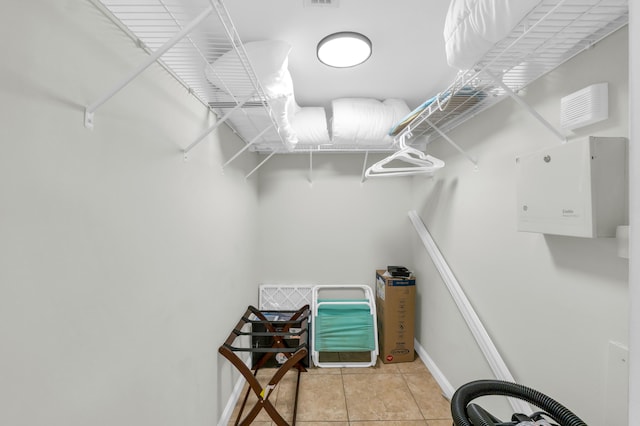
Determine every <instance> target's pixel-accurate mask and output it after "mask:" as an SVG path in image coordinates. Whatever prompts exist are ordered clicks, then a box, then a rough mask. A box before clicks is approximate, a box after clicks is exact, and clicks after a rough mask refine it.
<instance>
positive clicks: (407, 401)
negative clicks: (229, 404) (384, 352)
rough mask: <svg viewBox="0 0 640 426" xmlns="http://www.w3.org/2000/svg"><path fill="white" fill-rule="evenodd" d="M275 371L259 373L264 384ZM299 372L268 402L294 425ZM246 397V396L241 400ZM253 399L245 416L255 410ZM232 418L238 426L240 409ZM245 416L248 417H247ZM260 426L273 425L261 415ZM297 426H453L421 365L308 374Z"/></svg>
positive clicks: (445, 403) (437, 390)
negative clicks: (294, 402) (295, 396)
mask: <svg viewBox="0 0 640 426" xmlns="http://www.w3.org/2000/svg"><path fill="white" fill-rule="evenodd" d="M274 371H275V370H274V369H267V368H265V369H262V370H260V371H259V372H258V380H259V381H260V383H261V384H264V383H266V382H268V381H269V379H270V378H271V376H272V375H273V373H274ZM296 376H297V372H296V371H289V372H288V373H287V374H286V375H285V377H284V378H283V379H282V381H281V382H280V383H279V385H278V386H277V387H276V389H275V390H274V391H273V393H272V394H271V396H270V397H269V401H271V403H272V404H274V406H275V407H276V409H277V410H278V412H279V413H280V414H281V415H282V416H283V417H284V418H285V420H286V421H287V422H289V423H291V421H292V418H293V401H294V395H295V386H296ZM243 397H244V393H243V394H242V397H241V399H242V398H243ZM256 400H257V398H256V396H255V395H253V392H251V393H250V396H249V400H248V402H247V405H246V407H245V411H244V414H246V413H247V412H248V410H250V409H251V407H253V405H254V403H255V401H256ZM241 402H242V401H240V402H239V404H238V406H237V407H236V410H235V412H234V413H233V415H232V417H231V422H230V425H233V424H234V423H235V420H236V417H237V414H238V410H239V405H240V403H241ZM244 414H243V415H244ZM253 424H254V425H256V426H268V425H271V424H273V423H272V421H271V418H270V417H269V415H268V414H267V413H266V412H265V411H264V410H262V411H261V412H260V414H258V417H257V418H256V419H255V420H254V422H253ZM296 424H299V425H302V426H321V425H326V426H348V425H356V426H384V425H389V426H418V425H421V426H451V424H452V420H451V412H450V409H449V401H448V400H447V399H445V398H444V396H442V393H441V391H440V387H439V386H438V384H437V383H436V381H435V380H434V379H433V377H432V376H431V374H430V373H429V371H428V370H427V368H426V367H425V366H424V364H423V363H422V361H421V360H420V359H419V358H417V357H416V359H415V361H414V362H408V363H398V364H382V363H381V362H380V360H378V363H377V365H376V366H375V367H368V368H309V369H308V371H307V372H305V373H302V374H301V376H300V387H299V394H298V411H297V418H296Z"/></svg>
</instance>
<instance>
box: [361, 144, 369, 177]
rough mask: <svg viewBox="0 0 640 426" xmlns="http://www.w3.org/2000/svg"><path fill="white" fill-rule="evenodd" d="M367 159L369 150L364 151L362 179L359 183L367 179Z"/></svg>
mask: <svg viewBox="0 0 640 426" xmlns="http://www.w3.org/2000/svg"><path fill="white" fill-rule="evenodd" d="M368 159H369V150H366V151H365V153H364V164H362V180H361V181H360V183H364V181H365V180H367V175H366V173H367V160H368Z"/></svg>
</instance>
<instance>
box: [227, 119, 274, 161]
mask: <svg viewBox="0 0 640 426" xmlns="http://www.w3.org/2000/svg"><path fill="white" fill-rule="evenodd" d="M271 127H273V126H268V127H266V128H265V129H264V130H263V131H261V132H260V133H258V134H257V135H256V137H255V138H253V139H251V141H250V142H249V143H248V144H246V145H245V146H244V147H243V148H242V149H241V150H240V151H238V152H237V153H236V154H235V155H234V156H233V157H231V158H229V159H228V160H227V162H226V163H224V164H223V165H222V168H223V169H224V168H225V167H227V166H228V165H229V164H230V163H231V162H232V161H233V160H235V159H236V158H238V157H239V156H240V154H242V153H243V152H245V151H246V150H247V149H249V147H250V146H251V145H253V144H254V143H256V142H257V141H258V139H260V138H261V137H262V135H264V134H265V133H267V130H269V129H270V128H271Z"/></svg>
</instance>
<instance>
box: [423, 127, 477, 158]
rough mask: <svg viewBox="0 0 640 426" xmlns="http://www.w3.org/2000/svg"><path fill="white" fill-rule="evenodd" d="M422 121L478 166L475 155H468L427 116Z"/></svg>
mask: <svg viewBox="0 0 640 426" xmlns="http://www.w3.org/2000/svg"><path fill="white" fill-rule="evenodd" d="M424 121H425V122H426V123H427V124H428V125H429V126H431V128H432V129H433V130H435V131H436V132H437V133H438V134H439V135H440V136H442V138H443V139H444V140H446V141H447V142H449V144H451V146H453V147H454V148H455V149H456V150H458V152H460V154H462V155H464V156H465V157H467V160H469V161H471V162H472V163H473V165H474V166H476V167H477V166H478V160H476V159H475V157H472V156H471V155H469V154H468V153H467V152H466V151H465V150H463V149H462V148H460V146H459V145H458V144H457V143H455V142H454V141H453V140H451V138H450V137H449V136H447V135H446V133H444V132H443V131H442V130H440V129H439V128H438V127H437V126H436V125H435V124H433V123H432V122H431V121H430V120H429V119H428V118H425V119H424Z"/></svg>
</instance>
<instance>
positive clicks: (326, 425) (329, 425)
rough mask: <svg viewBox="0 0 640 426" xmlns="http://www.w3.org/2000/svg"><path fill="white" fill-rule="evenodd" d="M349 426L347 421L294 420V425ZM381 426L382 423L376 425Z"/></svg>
mask: <svg viewBox="0 0 640 426" xmlns="http://www.w3.org/2000/svg"><path fill="white" fill-rule="evenodd" d="M298 425H299V426H349V422H296V426H298ZM378 426H382V425H378Z"/></svg>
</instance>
